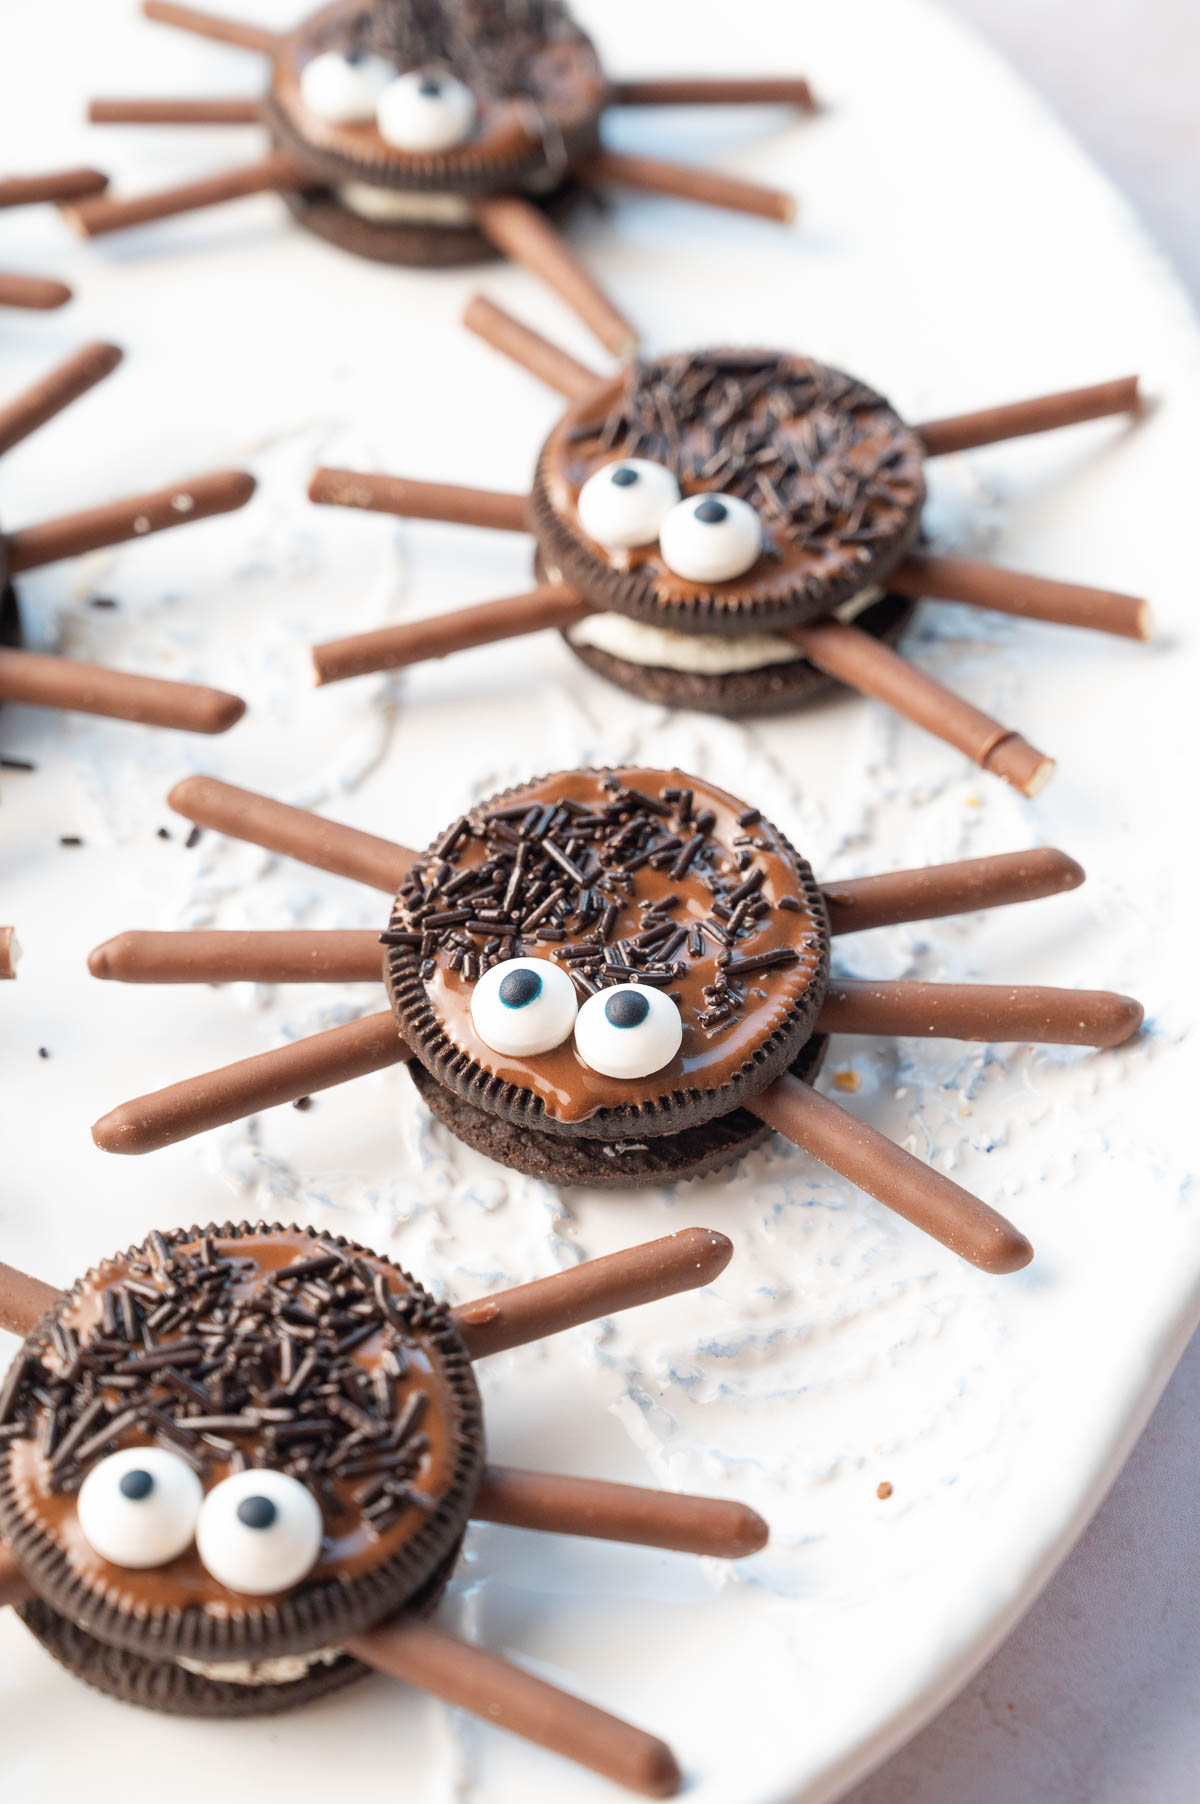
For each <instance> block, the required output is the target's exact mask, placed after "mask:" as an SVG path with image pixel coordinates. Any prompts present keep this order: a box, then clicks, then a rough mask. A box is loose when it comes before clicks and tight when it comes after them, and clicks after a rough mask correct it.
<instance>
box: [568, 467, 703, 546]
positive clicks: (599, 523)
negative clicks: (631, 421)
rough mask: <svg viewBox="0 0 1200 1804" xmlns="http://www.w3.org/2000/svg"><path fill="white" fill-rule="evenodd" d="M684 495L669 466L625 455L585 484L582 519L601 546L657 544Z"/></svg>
mask: <svg viewBox="0 0 1200 1804" xmlns="http://www.w3.org/2000/svg"><path fill="white" fill-rule="evenodd" d="M678 500H679V484H678V483H677V482H676V480H675V478H674V476H673V475H672V474H671V472H670V470H668V469H667V468H666V467H665V465H663V464H655V463H651V462H650V461H649V459H648V458H644V457H622V458H621V459H620V460H619V461H618V462H617V463H612V464H605V465H604V467H603V469H600V470H596V471H595V472H594V473H593V474H592V475H591V476H589V477H588V479H587V481H586V482H585V483H584V485H583V487H582V488H581V489H580V491H579V501H578V509H579V524H580V525H581V526H582V528H583V530H584V532H585V533H586V534H587V536H588V538H589V539H595V541H596V543H597V545H611V546H612V547H614V549H619V550H628V549H629V548H630V547H632V546H634V545H653V543H654V541H655V539H657V537H658V533H659V528H660V527H661V526H662V523H663V521H664V520H665V519H666V517H667V515H668V514H669V513H670V511H671V509H672V508H673V507H674V506H675V505H676V503H677V502H678Z"/></svg>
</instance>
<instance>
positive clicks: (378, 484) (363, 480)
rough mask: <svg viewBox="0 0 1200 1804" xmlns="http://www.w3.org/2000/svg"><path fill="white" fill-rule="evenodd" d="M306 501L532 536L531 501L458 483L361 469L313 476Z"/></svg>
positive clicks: (494, 490)
mask: <svg viewBox="0 0 1200 1804" xmlns="http://www.w3.org/2000/svg"><path fill="white" fill-rule="evenodd" d="M308 498H309V500H310V501H315V502H317V503H318V504H319V505H320V506H322V507H361V508H365V509H366V510H367V511H368V512H369V513H374V514H395V515H397V516H398V517H399V518H400V519H401V520H444V521H446V523H447V524H448V525H451V526H486V527H489V528H491V529H492V530H494V531H497V532H530V531H531V530H532V528H531V527H530V524H529V496H528V495H508V494H502V493H501V492H500V491H499V490H498V489H467V488H463V487H461V486H460V485H459V484H458V483H454V482H416V481H414V480H412V478H410V477H408V476H374V475H369V474H367V473H366V472H364V471H361V470H331V469H320V470H316V471H314V472H313V478H312V481H311V482H310V483H309V485H308Z"/></svg>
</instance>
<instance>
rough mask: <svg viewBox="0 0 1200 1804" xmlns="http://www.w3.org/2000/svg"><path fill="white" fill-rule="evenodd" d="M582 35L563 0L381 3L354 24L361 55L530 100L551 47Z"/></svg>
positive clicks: (499, 95)
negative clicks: (444, 72)
mask: <svg viewBox="0 0 1200 1804" xmlns="http://www.w3.org/2000/svg"><path fill="white" fill-rule="evenodd" d="M582 39H583V34H582V32H581V31H580V30H579V28H578V26H577V25H575V23H574V21H573V20H572V19H571V18H570V16H569V14H568V12H567V9H566V7H565V6H563V5H562V4H561V0H375V4H374V5H372V6H370V7H366V8H364V9H363V11H362V12H361V13H359V14H358V16H357V17H356V18H355V19H354V21H353V22H352V24H351V27H350V42H351V45H352V46H353V48H354V49H357V50H359V51H363V52H369V53H370V54H372V55H375V56H381V57H384V58H386V60H387V61H388V62H391V63H393V64H394V65H395V66H396V68H397V69H400V70H409V69H421V70H430V71H431V72H432V71H434V70H437V69H449V70H451V71H453V73H454V74H455V75H457V76H458V78H459V79H460V80H461V81H463V82H465V83H466V84H467V86H468V87H470V88H471V89H472V90H473V91H474V92H475V93H476V94H477V95H479V96H486V95H491V96H495V97H497V98H503V97H506V96H521V95H531V94H534V93H536V92H537V84H536V82H535V81H534V79H533V75H532V71H533V65H534V63H535V61H536V59H537V58H538V57H539V56H541V55H542V54H543V53H544V52H545V50H546V48H547V46H548V45H551V44H562V43H565V42H579V41H581V40H582Z"/></svg>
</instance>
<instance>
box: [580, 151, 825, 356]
mask: <svg viewBox="0 0 1200 1804" xmlns="http://www.w3.org/2000/svg"><path fill="white" fill-rule="evenodd" d="M580 173H581V174H582V175H583V176H584V178H585V179H586V180H588V181H591V182H595V183H596V184H597V185H598V186H602V185H606V184H608V185H611V186H613V187H616V188H634V189H636V190H638V192H640V193H642V194H669V195H672V196H673V197H674V198H675V199H676V200H692V201H697V202H699V203H700V204H701V205H702V206H706V207H722V208H724V209H725V211H726V212H729V213H753V214H755V215H756V216H757V217H758V218H760V219H774V220H778V222H779V223H780V224H781V225H791V224H792V222H793V220H794V219H795V217H796V202H795V198H794V196H792V195H790V194H785V193H783V191H782V190H781V189H779V188H767V187H764V185H763V184H762V183H761V182H747V181H742V180H740V179H739V178H738V177H737V176H732V175H722V174H721V173H720V171H719V170H716V169H693V168H689V166H688V165H687V164H686V163H668V162H664V161H663V160H662V159H661V158H659V157H634V156H626V155H623V154H622V153H620V152H618V151H615V150H599V151H595V152H593V154H592V155H591V156H589V157H586V158H585V159H584V161H583V163H582V164H581V166H580ZM614 349H615V347H614Z"/></svg>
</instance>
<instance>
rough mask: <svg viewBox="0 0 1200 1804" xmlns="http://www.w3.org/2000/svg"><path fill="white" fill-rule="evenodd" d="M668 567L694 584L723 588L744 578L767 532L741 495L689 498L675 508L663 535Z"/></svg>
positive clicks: (661, 530) (661, 545)
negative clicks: (711, 584) (731, 580)
mask: <svg viewBox="0 0 1200 1804" xmlns="http://www.w3.org/2000/svg"><path fill="white" fill-rule="evenodd" d="M658 544H659V549H660V551H661V552H662V555H663V562H664V563H665V564H666V566H667V568H668V569H669V570H673V571H674V572H675V575H676V576H682V577H683V578H684V579H685V581H687V582H690V583H723V582H728V581H729V580H730V578H732V577H735V576H744V575H745V573H746V571H747V570H749V568H750V566H751V565H752V564H753V563H754V561H755V559H756V558H757V557H758V555H759V553H760V551H761V550H762V527H761V525H760V524H759V518H758V515H757V514H756V513H755V511H754V509H753V508H752V507H751V506H750V504H749V502H747V501H742V500H741V499H740V498H739V497H738V496H737V495H689V496H688V497H687V499H686V501H681V502H680V503H679V505H678V507H673V508H672V509H671V511H670V513H669V514H668V515H667V517H666V519H665V520H664V521H663V523H662V526H661V527H660V528H659V534H658Z"/></svg>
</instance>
